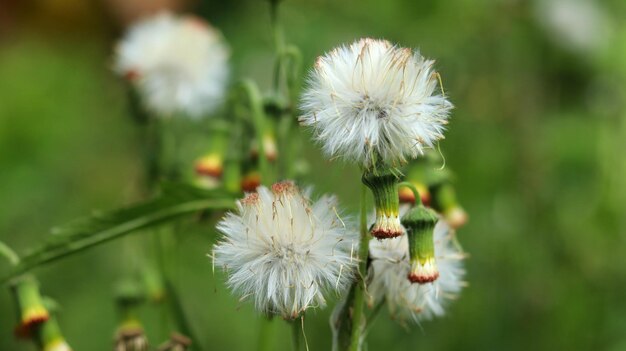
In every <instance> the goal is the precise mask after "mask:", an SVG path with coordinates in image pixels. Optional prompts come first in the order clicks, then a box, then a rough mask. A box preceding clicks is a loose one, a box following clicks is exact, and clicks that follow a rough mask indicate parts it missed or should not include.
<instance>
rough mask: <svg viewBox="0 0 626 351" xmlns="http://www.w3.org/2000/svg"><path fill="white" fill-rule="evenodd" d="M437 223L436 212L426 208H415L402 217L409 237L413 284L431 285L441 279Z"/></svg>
mask: <svg viewBox="0 0 626 351" xmlns="http://www.w3.org/2000/svg"><path fill="white" fill-rule="evenodd" d="M436 223H437V214H436V213H435V211H433V210H431V209H429V208H426V207H424V206H416V207H413V208H412V209H411V210H410V211H409V212H408V213H407V214H405V215H404V216H403V217H402V225H403V226H404V228H405V229H406V233H407V235H408V237H409V255H410V260H411V270H410V271H409V276H408V279H409V280H410V281H411V282H412V283H419V284H426V283H431V282H433V281H435V280H437V278H438V277H439V270H438V269H437V262H436V259H435V243H434V240H433V235H434V231H435V224H436Z"/></svg>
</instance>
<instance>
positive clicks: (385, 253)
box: [368, 220, 465, 321]
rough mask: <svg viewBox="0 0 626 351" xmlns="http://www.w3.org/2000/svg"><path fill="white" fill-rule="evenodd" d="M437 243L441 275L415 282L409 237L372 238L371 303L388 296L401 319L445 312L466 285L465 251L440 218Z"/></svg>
mask: <svg viewBox="0 0 626 351" xmlns="http://www.w3.org/2000/svg"><path fill="white" fill-rule="evenodd" d="M434 244H435V258H436V261H437V266H438V268H439V278H438V279H437V280H435V281H434V282H432V283H428V284H413V283H411V282H410V281H409V280H408V279H407V276H408V274H409V272H410V270H411V262H410V259H409V240H408V237H407V236H406V235H402V236H401V237H398V238H393V239H388V240H383V241H378V240H372V241H370V255H371V257H372V263H371V266H370V269H372V270H373V277H372V281H371V283H370V284H369V286H368V291H369V293H370V295H371V301H370V303H371V304H373V303H376V302H379V301H382V299H385V301H386V303H387V305H388V307H389V312H390V313H391V315H392V316H393V317H394V318H397V319H399V320H401V321H403V320H406V319H413V320H415V321H418V320H421V319H431V318H432V317H434V316H441V315H443V314H444V312H445V305H446V303H447V302H448V301H449V300H451V299H454V298H455V297H456V295H457V294H458V293H459V292H460V291H461V289H462V288H463V287H464V286H465V282H464V281H463V275H464V274H465V271H464V269H463V262H462V260H463V258H464V256H465V255H464V254H463V252H462V251H461V250H460V249H459V248H458V247H457V245H456V244H455V242H454V232H453V231H452V230H451V229H450V227H449V226H448V225H447V224H446V223H445V222H444V221H441V220H440V221H439V222H437V225H436V226H435V234H434Z"/></svg>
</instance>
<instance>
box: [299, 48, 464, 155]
mask: <svg viewBox="0 0 626 351" xmlns="http://www.w3.org/2000/svg"><path fill="white" fill-rule="evenodd" d="M433 64H434V61H431V60H427V59H425V58H424V57H422V56H421V55H420V54H419V52H413V51H411V50H410V49H406V48H401V47H398V46H394V45H392V44H391V43H389V42H388V41H385V40H375V39H369V38H368V39H361V40H359V41H357V42H354V43H352V44H351V45H349V46H340V47H337V48H335V49H333V50H332V51H331V52H330V53H328V54H326V55H324V56H321V57H319V58H318V59H317V62H316V63H315V68H314V70H313V71H312V72H311V74H310V76H309V87H308V88H307V89H306V91H305V92H304V95H303V101H302V109H303V110H304V112H305V113H304V115H303V116H302V117H301V122H302V123H303V124H304V125H307V126H312V127H313V130H314V131H315V133H316V136H315V137H316V139H317V140H318V141H319V142H320V144H321V145H322V147H323V150H324V151H325V153H326V154H328V155H329V156H330V157H339V158H343V159H345V160H347V161H352V162H357V163H359V164H362V165H363V166H364V167H371V166H374V165H376V164H377V163H379V162H384V163H387V164H388V165H391V166H397V165H399V164H402V163H405V162H406V161H407V160H408V159H412V158H415V157H417V156H418V155H420V154H421V153H422V152H423V149H424V148H425V147H431V146H433V144H434V143H435V142H436V141H437V140H439V139H441V138H443V134H442V133H443V130H444V126H445V124H446V123H447V119H448V114H449V111H450V109H451V108H452V104H450V102H448V100H447V99H446V98H445V97H444V96H443V95H442V94H440V93H439V80H438V76H437V74H436V73H435V72H434V71H433V68H432V66H433Z"/></svg>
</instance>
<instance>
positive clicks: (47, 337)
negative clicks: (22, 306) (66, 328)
mask: <svg viewBox="0 0 626 351" xmlns="http://www.w3.org/2000/svg"><path fill="white" fill-rule="evenodd" d="M43 303H44V306H45V307H46V308H47V309H48V310H49V311H50V318H49V319H48V320H47V321H45V322H44V323H42V324H41V325H40V326H39V327H38V328H37V330H36V333H35V339H36V340H35V341H36V342H37V345H39V348H40V349H41V350H44V351H47V350H55V349H59V345H65V348H64V350H66V349H67V350H69V346H67V342H66V341H65V338H64V337H63V334H62V333H61V328H60V327H59V323H58V322H57V319H56V316H55V314H56V312H57V310H58V308H59V307H58V304H57V303H56V302H55V301H54V300H52V299H51V298H48V297H44V298H43Z"/></svg>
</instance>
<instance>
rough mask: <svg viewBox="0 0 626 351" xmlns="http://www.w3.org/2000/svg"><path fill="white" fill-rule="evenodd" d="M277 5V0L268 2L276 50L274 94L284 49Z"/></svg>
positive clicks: (278, 81)
mask: <svg viewBox="0 0 626 351" xmlns="http://www.w3.org/2000/svg"><path fill="white" fill-rule="evenodd" d="M278 3H279V0H270V22H271V24H272V34H273V37H274V48H275V50H276V62H275V64H274V81H273V87H274V92H275V93H276V94H278V90H279V88H280V73H281V66H282V65H281V60H282V55H283V50H284V47H285V38H284V36H283V30H282V27H281V26H280V23H279V21H278Z"/></svg>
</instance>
